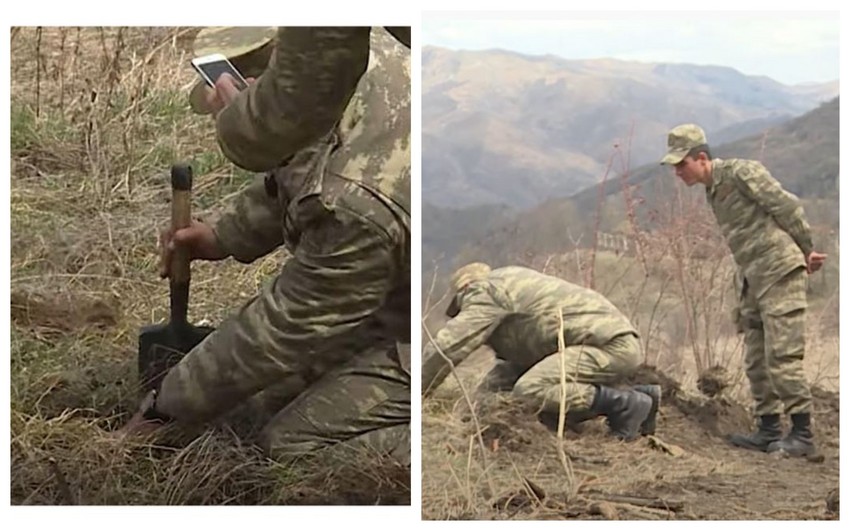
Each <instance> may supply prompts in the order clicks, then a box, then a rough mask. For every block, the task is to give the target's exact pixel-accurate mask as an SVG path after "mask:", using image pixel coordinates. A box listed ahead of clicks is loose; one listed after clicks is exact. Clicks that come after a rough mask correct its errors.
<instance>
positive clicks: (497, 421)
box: [460, 394, 552, 451]
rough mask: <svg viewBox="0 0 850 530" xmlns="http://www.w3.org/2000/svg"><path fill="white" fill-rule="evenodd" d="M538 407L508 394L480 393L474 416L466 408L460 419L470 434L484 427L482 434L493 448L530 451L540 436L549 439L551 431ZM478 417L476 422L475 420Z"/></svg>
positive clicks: (485, 441) (484, 439)
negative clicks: (539, 419)
mask: <svg viewBox="0 0 850 530" xmlns="http://www.w3.org/2000/svg"><path fill="white" fill-rule="evenodd" d="M537 417H538V410H537V408H536V407H534V406H532V405H530V404H529V403H528V402H526V401H523V400H519V399H516V398H513V397H512V396H510V395H509V394H489V395H484V396H481V397H480V398H479V399H478V401H477V402H476V403H475V418H473V416H472V414H469V411H468V410H466V411H465V412H464V413H462V414H461V417H460V419H461V422H463V424H464V425H465V426H466V431H467V435H473V434H475V433H476V429H477V428H480V429H481V438H482V440H483V441H484V443H485V445H487V446H488V447H489V448H490V449H491V450H496V449H498V448H500V447H501V448H504V449H508V450H511V451H527V450H529V449H530V448H531V447H532V446H534V444H535V442H536V441H538V440H541V439H543V440H548V439H549V438H550V437H551V435H552V432H551V431H550V430H549V429H548V428H547V427H546V426H545V425H543V424H542V423H541V422H540V421H538V419H537ZM475 419H477V425H476V422H475Z"/></svg>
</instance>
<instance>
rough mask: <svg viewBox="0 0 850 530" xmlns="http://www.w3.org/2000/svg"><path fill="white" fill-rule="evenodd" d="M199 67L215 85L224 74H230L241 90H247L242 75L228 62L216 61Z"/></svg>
mask: <svg viewBox="0 0 850 530" xmlns="http://www.w3.org/2000/svg"><path fill="white" fill-rule="evenodd" d="M197 67H198V68H199V69H200V70H201V71H203V72H204V74H205V75H206V76H207V77H208V78H209V79H210V80H211V81H212V82H213V83H215V82H216V81H217V80H218V78H219V77H220V76H221V74H223V73H228V74H230V76H231V77H233V79H235V80H236V85H237V86H238V87H239V90H242V89H244V88H245V86H246V85H245V82H244V81H243V80H242V75H241V74H240V73H239V72H237V71H236V70H235V69H234V68H233V66H232V65H231V64H230V63H228V62H227V61H214V62H211V63H203V64H199V65H197Z"/></svg>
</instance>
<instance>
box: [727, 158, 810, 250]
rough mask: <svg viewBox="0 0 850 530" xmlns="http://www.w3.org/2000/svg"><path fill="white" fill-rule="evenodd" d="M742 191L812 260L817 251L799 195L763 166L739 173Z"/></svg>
mask: <svg viewBox="0 0 850 530" xmlns="http://www.w3.org/2000/svg"><path fill="white" fill-rule="evenodd" d="M736 176H737V178H738V179H739V182H740V183H742V184H743V186H741V190H742V191H743V193H744V194H745V195H747V196H749V198H750V199H752V200H753V201H755V202H756V203H758V204H759V205H760V206H761V207H762V208H764V210H765V211H766V212H767V213H769V214H770V215H771V216H773V218H774V219H775V220H776V223H777V224H778V225H779V226H780V227H781V228H782V229H783V230H785V232H787V233H788V235H790V236H791V238H792V239H794V242H795V243H797V246H798V247H800V250H801V251H802V252H803V255H804V256H808V255H809V254H810V253H811V252H812V250H813V249H814V244H813V243H812V231H811V228H810V227H809V223H808V222H807V221H806V216H805V213H804V212H803V206H802V205H801V204H800V199H798V198H797V196H796V195H794V194H793V193H790V192H788V191H786V190H785V189H783V188H782V185H781V184H780V183H779V181H777V180H776V179H775V178H773V176H771V174H770V172H769V171H768V170H767V168H765V167H764V166H763V165H761V164H759V163H750V164H747V165H746V166H744V167H743V168H742V169H740V170H739V171H738V172H737V173H736Z"/></svg>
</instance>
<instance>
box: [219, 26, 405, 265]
mask: <svg viewBox="0 0 850 530" xmlns="http://www.w3.org/2000/svg"><path fill="white" fill-rule="evenodd" d="M393 30H395V31H394V33H399V31H398V28H393ZM399 34H400V35H402V37H403V34H402V33H399ZM408 40H409V30H408ZM217 120H218V123H217V125H218V131H219V143H220V145H221V147H222V150H223V151H224V153H225V154H226V155H227V156H228V158H230V159H231V160H232V161H233V162H234V163H236V164H237V165H240V166H242V167H245V168H248V169H251V170H268V169H272V171H270V172H269V174H268V175H267V176H266V177H265V178H264V179H263V180H262V181H258V182H256V183H254V184H253V185H252V186H251V187H250V188H249V189H247V190H246V191H245V192H244V193H243V194H242V195H241V196H240V197H239V199H238V200H237V204H236V205H235V208H234V209H233V210H232V211H230V212H229V213H227V214H225V215H224V216H223V217H222V218H221V219H220V220H219V221H218V223H217V224H216V235H217V236H218V238H219V241H220V242H221V244H222V246H223V247H224V248H225V250H226V251H227V252H228V253H229V254H230V255H232V256H234V257H235V258H236V259H238V260H240V261H243V262H250V261H253V260H254V259H256V258H257V257H259V256H262V255H264V254H267V253H268V252H270V251H271V250H273V249H274V248H276V247H277V246H279V245H281V244H282V243H286V244H287V245H289V246H290V247H291V246H294V245H297V243H298V238H299V234H300V231H301V229H302V228H303V227H304V226H305V225H306V224H307V223H309V222H310V218H311V215H312V211H313V209H314V208H317V207H318V208H334V207H335V206H338V205H341V206H345V207H348V208H349V209H351V210H353V211H356V212H359V213H360V214H362V215H363V216H364V217H366V218H369V219H370V220H372V221H373V222H374V224H376V225H377V226H379V227H383V228H385V229H388V230H389V229H393V227H394V226H398V225H400V226H401V229H402V230H405V231H406V232H408V233H409V231H410V52H409V50H408V49H407V48H405V47H404V46H403V45H402V44H400V43H399V41H398V40H397V39H395V38H394V37H393V36H392V34H391V33H390V32H389V31H388V30H384V29H380V28H376V29H372V30H371V31H370V29H369V28H282V29H281V30H279V33H278V38H277V42H276V48H275V50H274V53H273V56H272V59H271V61H270V66H269V69H268V70H267V71H266V72H265V73H264V74H263V75H262V76H261V77H260V78H259V79H258V80H257V82H256V83H255V84H254V85H253V86H252V87H250V88H249V89H247V90H246V91H245V92H244V93H242V94H240V95H239V96H238V97H237V98H236V99H235V100H234V101H233V102H232V103H231V104H230V105H229V106H228V107H226V108H225V109H224V110H222V111H221V112H220V113H219V116H218V118H217ZM282 161H285V162H283V163H282ZM313 198H319V199H320V201H318V202H317V201H314V200H311V199H313ZM281 222H282V223H283V230H281V229H280V228H281Z"/></svg>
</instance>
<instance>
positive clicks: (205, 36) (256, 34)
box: [189, 27, 277, 114]
mask: <svg viewBox="0 0 850 530" xmlns="http://www.w3.org/2000/svg"><path fill="white" fill-rule="evenodd" d="M276 34H277V28H274V27H212V28H204V29H202V30H201V31H199V32H198V34H197V35H196V36H195V41H194V42H193V43H192V50H193V52H194V56H195V57H203V56H205V55H211V54H214V53H220V54H222V55H224V56H225V57H227V59H228V60H229V61H230V62H231V63H232V64H233V66H234V67H235V68H236V69H237V70H239V72H240V73H241V74H242V76H243V77H246V78H247V77H258V76H260V74H262V73H263V71H264V70H265V69H266V66H268V64H269V59H270V58H271V54H272V46H270V45H269V43H271V42H272V41H273V40H274V38H275V35H276ZM206 86H207V84H206V83H205V82H204V81H199V82H197V83H196V84H195V86H193V87H192V91H191V92H190V93H189V104H190V105H191V106H192V110H193V111H195V112H196V113H198V114H209V113H210V112H211V111H210V109H209V108H208V107H207V103H206V90H205V88H206Z"/></svg>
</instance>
